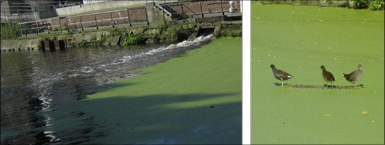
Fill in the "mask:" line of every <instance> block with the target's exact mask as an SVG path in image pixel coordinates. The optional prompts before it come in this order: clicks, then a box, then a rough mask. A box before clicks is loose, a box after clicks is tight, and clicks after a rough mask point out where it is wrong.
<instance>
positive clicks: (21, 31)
mask: <svg viewBox="0 0 385 145" xmlns="http://www.w3.org/2000/svg"><path fill="white" fill-rule="evenodd" d="M17 25H18V26H19V29H20V33H21V36H23V29H22V27H21V24H19V23H17Z"/></svg>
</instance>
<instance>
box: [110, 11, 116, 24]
mask: <svg viewBox="0 0 385 145" xmlns="http://www.w3.org/2000/svg"><path fill="white" fill-rule="evenodd" d="M110 19H111V23H112V28H115V25H114V21H113V20H112V12H110Z"/></svg>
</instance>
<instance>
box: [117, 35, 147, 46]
mask: <svg viewBox="0 0 385 145" xmlns="http://www.w3.org/2000/svg"><path fill="white" fill-rule="evenodd" d="M145 42H146V39H145V38H144V36H143V34H137V35H132V34H131V33H127V34H125V35H123V36H122V39H121V46H124V47H128V46H131V45H139V44H144V43H145Z"/></svg>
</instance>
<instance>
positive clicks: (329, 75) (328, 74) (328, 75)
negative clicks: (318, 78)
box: [321, 65, 336, 87]
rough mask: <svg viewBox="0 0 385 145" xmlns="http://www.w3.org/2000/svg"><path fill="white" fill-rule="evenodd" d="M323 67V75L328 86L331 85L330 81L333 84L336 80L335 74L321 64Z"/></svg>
mask: <svg viewBox="0 0 385 145" xmlns="http://www.w3.org/2000/svg"><path fill="white" fill-rule="evenodd" d="M321 69H322V76H323V78H324V80H325V82H326V87H329V84H328V83H329V82H330V83H331V84H333V81H336V80H335V79H334V76H333V74H332V73H331V72H329V71H327V70H326V68H325V66H324V65H321Z"/></svg>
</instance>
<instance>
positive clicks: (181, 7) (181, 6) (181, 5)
mask: <svg viewBox="0 0 385 145" xmlns="http://www.w3.org/2000/svg"><path fill="white" fill-rule="evenodd" d="M180 9H181V10H182V14H184V11H183V4H180Z"/></svg>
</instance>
